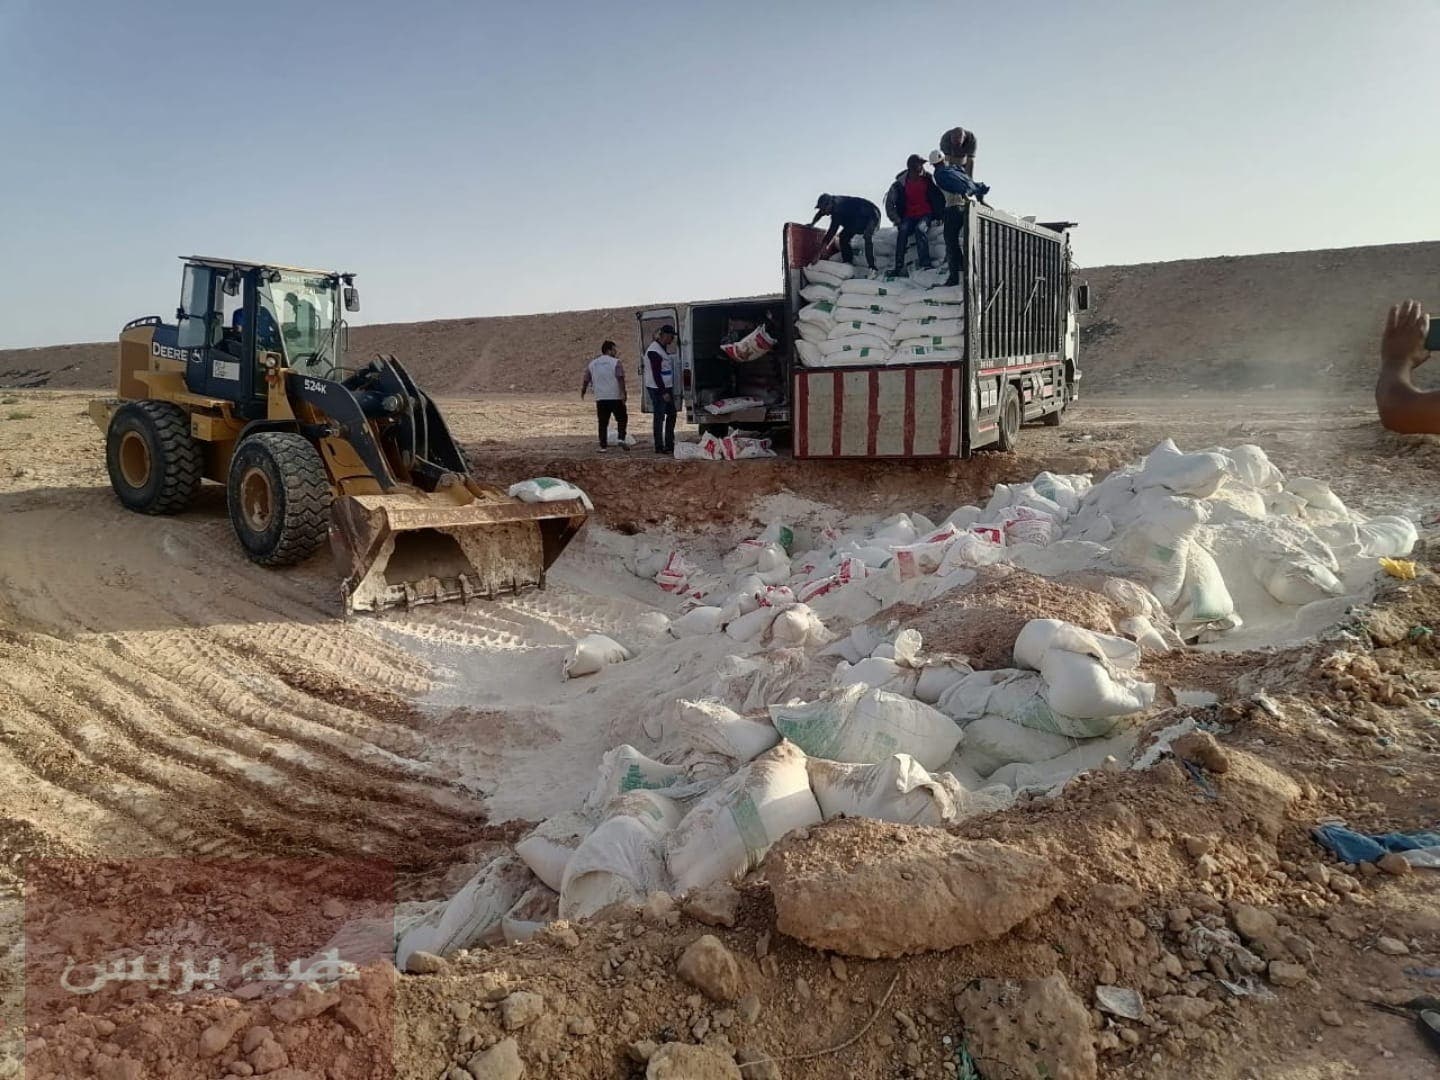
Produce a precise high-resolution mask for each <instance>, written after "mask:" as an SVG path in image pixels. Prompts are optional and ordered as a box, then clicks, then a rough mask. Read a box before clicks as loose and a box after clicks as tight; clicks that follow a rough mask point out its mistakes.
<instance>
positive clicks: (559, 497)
mask: <svg viewBox="0 0 1440 1080" xmlns="http://www.w3.org/2000/svg"><path fill="white" fill-rule="evenodd" d="M506 494H508V495H509V496H510V497H511V498H512V499H519V500H520V501H521V502H527V503H539V502H561V501H563V500H565V499H579V500H580V501H581V502H582V503H584V504H585V509H586V510H594V509H595V504H594V503H592V502H591V501H590V496H589V495H586V494H585V492H583V491H581V490H580V489H579V488H578V487H576V486H575V485H574V484H572V483H570V482H569V481H567V480H557V479H555V477H553V476H537V477H535V479H533V480H522V481H520V483H518V484H511V485H510V487H509V488H508V489H507V491H506Z"/></svg>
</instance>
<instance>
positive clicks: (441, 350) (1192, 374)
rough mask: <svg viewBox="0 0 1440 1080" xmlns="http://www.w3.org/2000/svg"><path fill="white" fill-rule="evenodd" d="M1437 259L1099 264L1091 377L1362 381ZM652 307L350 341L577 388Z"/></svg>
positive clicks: (12, 354) (96, 358) (17, 381)
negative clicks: (1383, 333) (593, 363)
mask: <svg viewBox="0 0 1440 1080" xmlns="http://www.w3.org/2000/svg"><path fill="white" fill-rule="evenodd" d="M1080 250H1081V253H1082V254H1083V251H1084V247H1083V244H1082V245H1081V249H1080ZM1437 261H1440V243H1418V244H1389V245H1383V246H1375V247H1357V248H1335V249H1327V250H1322V251H1296V252H1280V253H1276V254H1267V255H1245V256H1224V257H1219V258H1213V259H1185V260H1180V261H1176V262H1164V263H1139V264H1136V265H1132V266H1101V267H1095V268H1093V269H1088V270H1085V271H1084V273H1083V277H1084V279H1085V280H1088V281H1089V283H1090V285H1091V297H1092V299H1091V305H1092V307H1091V311H1090V312H1089V314H1088V315H1087V316H1085V317H1084V318H1083V319H1082V322H1081V334H1082V338H1081V342H1082V344H1081V349H1082V353H1081V362H1082V365H1083V367H1084V369H1085V373H1086V380H1087V382H1086V389H1087V390H1088V391H1090V392H1092V393H1093V392H1101V393H1127V394H1143V393H1147V392H1155V391H1173V390H1174V389H1176V388H1177V387H1180V388H1195V389H1213V388H1214V387H1216V386H1222V385H1223V386H1225V387H1227V388H1228V387H1234V388H1237V389H1239V388H1257V387H1263V386H1267V385H1273V386H1276V387H1279V388H1282V389H1284V388H1289V387H1293V388H1303V389H1305V390H1307V391H1313V390H1315V389H1317V388H1318V387H1320V386H1322V385H1325V386H1329V387H1331V388H1337V389H1354V388H1357V387H1363V386H1364V385H1366V384H1368V383H1369V382H1370V381H1371V379H1372V374H1371V369H1372V368H1373V362H1374V356H1375V343H1376V340H1377V338H1378V335H1379V328H1380V325H1381V322H1382V321H1383V317H1384V311H1385V309H1386V307H1387V306H1388V305H1389V304H1391V303H1393V302H1394V301H1395V300H1396V299H1398V298H1403V297H1406V296H1418V297H1422V298H1427V299H1428V300H1429V301H1430V302H1432V303H1433V302H1435V300H1436V299H1437V298H1436V297H1435V295H1434V291H1433V290H1434V271H1435V265H1436V263H1437ZM639 307H640V305H634V306H631V307H624V308H600V309H595V310H591V311H561V312H553V313H546V314H536V315H511V316H503V317H491V318H469V319H436V320H431V321H428V322H415V323H381V324H377V325H374V326H356V327H354V328H353V329H352V330H351V332H350V348H351V351H352V353H353V354H354V355H356V356H359V357H368V356H370V355H372V354H374V353H377V352H385V353H394V354H395V355H396V356H398V357H400V359H402V360H404V361H405V362H406V363H408V364H410V365H411V367H412V370H413V371H414V372H415V374H416V375H417V376H418V377H419V378H420V379H421V380H422V382H424V383H425V384H426V385H428V386H430V387H432V388H435V389H440V390H443V392H444V393H447V394H452V395H467V394H491V393H504V392H512V391H513V392H519V393H553V392H556V391H557V390H565V391H569V389H570V388H571V387H572V386H573V387H575V388H576V389H577V390H578V388H579V386H580V374H581V365H582V364H583V363H584V362H585V361H586V360H588V359H589V358H590V357H592V356H594V355H595V353H596V352H597V351H598V350H599V347H600V343H601V342H602V341H604V340H606V339H607V338H608V339H610V340H613V341H615V342H617V343H618V344H619V346H620V355H621V357H623V358H625V359H626V360H627V361H631V362H633V361H634V360H635V359H636V355H637V352H638V346H639V341H638V338H637V336H636V333H637V332H636V322H635V312H636V311H637V310H638V309H639ZM136 314H139V313H138V312H137V313H136ZM114 354H115V346H114V344H113V343H111V342H99V343H89V344H80V345H56V346H49V347H42V348H34V349H8V350H0V387H47V388H50V389H62V388H77V389H78V388H101V387H106V386H109V385H110V384H111V381H112V377H111V366H112V365H113V363H114Z"/></svg>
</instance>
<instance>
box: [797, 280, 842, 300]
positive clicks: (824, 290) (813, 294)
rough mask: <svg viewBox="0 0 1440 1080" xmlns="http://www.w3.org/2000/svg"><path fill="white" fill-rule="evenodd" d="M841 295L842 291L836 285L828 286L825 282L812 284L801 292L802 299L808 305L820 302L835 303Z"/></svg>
mask: <svg viewBox="0 0 1440 1080" xmlns="http://www.w3.org/2000/svg"><path fill="white" fill-rule="evenodd" d="M839 295H840V290H839V289H837V288H836V287H835V286H834V285H826V284H825V283H824V282H823V281H816V282H812V283H811V284H809V285H806V286H805V287H804V288H803V289H801V290H800V299H801V300H804V301H806V302H807V303H815V302H816V301H819V300H824V301H827V302H828V303H831V304H833V303H835V301H836V299H837V298H838V297H839Z"/></svg>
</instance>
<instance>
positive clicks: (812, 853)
mask: <svg viewBox="0 0 1440 1080" xmlns="http://www.w3.org/2000/svg"><path fill="white" fill-rule="evenodd" d="M765 865H766V870H767V879H768V880H769V883H770V888H771V892H772V895H773V896H774V900H775V913H776V926H777V928H778V929H779V930H780V931H781V932H782V933H784V934H788V935H789V936H791V937H793V938H796V939H797V940H799V941H801V942H804V943H805V944H806V945H809V946H810V947H811V948H814V949H820V950H824V951H827V952H836V953H840V954H842V955H844V956H852V957H853V956H859V957H865V958H867V959H875V958H878V957H896V956H906V955H909V954H911V953H918V952H926V951H930V950H936V951H943V950H946V949H953V948H956V947H958V946H962V945H970V944H973V943H975V942H977V941H988V940H991V939H993V938H997V937H1000V936H1001V935H1003V934H1005V933H1006V932H1008V931H1009V930H1010V929H1011V928H1013V927H1015V926H1017V925H1019V924H1020V923H1022V922H1024V921H1025V920H1026V919H1028V918H1030V917H1031V916H1032V915H1037V914H1039V913H1040V912H1042V911H1044V910H1045V909H1046V908H1048V907H1049V906H1050V904H1051V903H1052V902H1053V901H1054V899H1055V897H1056V896H1057V895H1058V894H1059V892H1060V885H1061V879H1060V875H1059V873H1058V872H1057V871H1056V870H1055V869H1053V868H1052V867H1051V866H1050V864H1049V863H1048V862H1047V861H1046V860H1045V859H1042V858H1040V857H1039V856H1036V855H1031V854H1029V853H1028V852H1025V851H1022V850H1020V849H1019V848H1016V847H1012V846H1010V845H1007V844H1002V843H999V842H997V841H994V840H964V839H961V838H959V837H955V836H951V835H950V834H949V833H945V832H941V831H940V830H938V829H928V828H924V827H919V826H912V825H896V824H891V823H888V822H881V821H875V820H871V819H867V818H845V819H838V820H836V821H833V822H830V823H829V824H827V825H826V826H824V827H823V829H817V830H816V831H815V836H814V838H813V839H812V840H810V841H796V840H795V839H794V837H793V834H792V836H791V837H790V838H787V840H785V841H783V842H782V843H781V844H780V845H778V847H776V848H774V849H772V850H771V852H770V855H769V856H768V857H767V858H766V860H765ZM902 871H904V872H908V873H909V874H910V875H911V878H910V880H909V881H907V882H906V884H905V885H904V887H903V888H901V887H897V882H898V881H901V880H903V878H902V877H901V873H902Z"/></svg>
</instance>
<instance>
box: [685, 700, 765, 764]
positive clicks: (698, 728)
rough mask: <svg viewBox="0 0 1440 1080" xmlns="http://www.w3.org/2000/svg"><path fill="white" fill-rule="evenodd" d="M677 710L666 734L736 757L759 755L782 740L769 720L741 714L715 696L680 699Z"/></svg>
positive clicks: (742, 759) (742, 760)
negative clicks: (710, 697) (699, 698)
mask: <svg viewBox="0 0 1440 1080" xmlns="http://www.w3.org/2000/svg"><path fill="white" fill-rule="evenodd" d="M676 713H677V715H676V719H675V722H674V723H673V724H672V725H670V730H669V731H667V732H666V735H667V737H672V738H674V739H675V740H677V741H679V742H680V743H682V744H684V745H686V746H689V747H692V748H694V749H697V750H710V751H713V752H714V753H717V754H723V755H725V756H726V757H728V758H733V759H734V760H736V761H740V762H744V761H749V760H751V759H752V758H756V757H759V756H760V755H761V754H763V753H764V752H765V751H766V750H769V749H770V748H771V747H772V746H775V745H776V744H777V743H778V742H779V741H780V733H779V732H778V731H776V730H775V728H774V726H773V725H772V724H770V722H769V721H768V720H764V719H752V718H750V717H746V716H742V715H741V714H740V713H738V712H736V711H735V710H734V709H732V708H730V707H729V706H727V705H724V704H722V703H721V702H718V701H715V700H713V699H705V700H702V701H680V702H677V703H676Z"/></svg>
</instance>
